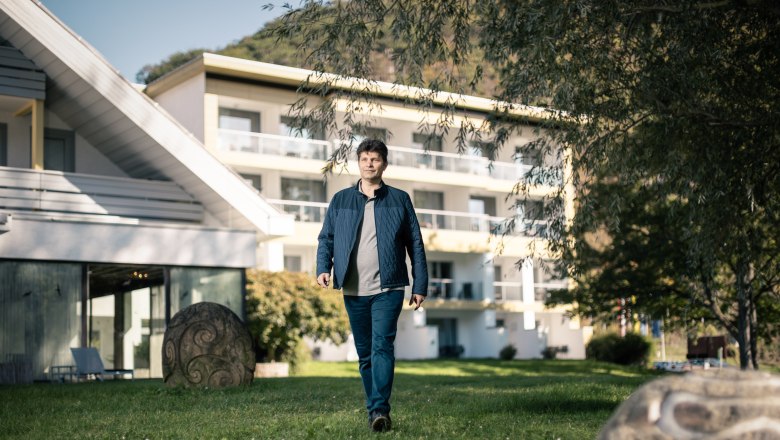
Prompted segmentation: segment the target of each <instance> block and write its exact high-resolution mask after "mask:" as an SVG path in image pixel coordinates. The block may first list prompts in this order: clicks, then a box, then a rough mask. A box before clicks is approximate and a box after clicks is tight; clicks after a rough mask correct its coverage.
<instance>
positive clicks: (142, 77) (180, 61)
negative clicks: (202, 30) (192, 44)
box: [135, 49, 206, 84]
mask: <svg viewBox="0 0 780 440" xmlns="http://www.w3.org/2000/svg"><path fill="white" fill-rule="evenodd" d="M205 51H206V49H190V50H187V51H184V52H176V53H174V54H173V55H171V56H169V57H168V59H167V60H165V61H164V62H162V63H160V64H147V65H145V66H144V67H142V68H141V70H139V71H138V73H136V74H135V80H136V81H138V82H139V83H143V84H149V83H150V82H152V81H154V80H156V79H157V78H159V77H161V76H163V75H165V74H166V73H168V72H170V71H171V70H173V69H175V68H177V67H179V66H181V65H184V64H186V63H187V62H188V61H190V60H192V59H194V58H195V57H197V56H198V55H200V54H202V53H203V52H205Z"/></svg>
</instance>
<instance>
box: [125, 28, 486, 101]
mask: <svg viewBox="0 0 780 440" xmlns="http://www.w3.org/2000/svg"><path fill="white" fill-rule="evenodd" d="M274 24H276V21H271V22H269V23H268V24H267V25H266V26H265V27H263V28H261V29H260V30H258V31H257V32H256V33H255V34H254V35H250V36H246V37H244V38H242V39H240V40H239V41H237V42H234V43H230V44H228V45H227V46H225V47H223V48H218V49H192V50H188V51H184V52H176V53H174V54H172V55H170V56H169V57H168V58H167V59H165V60H162V61H161V62H159V63H157V64H148V65H146V66H144V67H143V68H142V69H141V70H140V71H139V72H138V73H137V74H136V80H137V81H138V82H139V83H142V84H149V83H151V82H152V81H154V80H156V79H157V78H159V77H161V76H163V75H165V74H166V73H168V72H170V71H171V70H174V69H175V68H177V67H178V66H181V65H182V64H184V63H186V62H187V61H190V60H192V59H193V58H195V57H197V56H198V55H200V54H201V53H203V52H211V53H217V54H220V55H226V56H231V57H236V58H243V59H247V60H254V61H262V62H265V63H272V64H280V65H284V66H290V67H300V68H305V69H311V68H312V65H313V63H311V62H308V61H307V60H306V54H304V53H302V52H301V51H300V50H299V49H298V44H299V43H300V41H296V39H295V38H292V39H284V40H278V39H277V38H276V37H274V36H270V35H268V34H269V32H268V29H269V28H271V27H273V26H274ZM472 35H473V34H472ZM396 44H397V42H395V41H393V39H392V36H391V33H390V32H386V33H385V36H384V37H383V38H381V39H380V41H379V42H378V43H377V44H376V45H375V48H374V51H373V55H372V58H371V62H372V64H373V66H372V70H373V72H374V73H375V75H374V76H373V78H371V79H374V80H377V81H388V82H395V74H394V71H395V69H394V67H393V62H392V59H391V54H392V50H393V47H395V45H396ZM466 60H467V62H466V63H464V64H462V65H461V66H460V71H461V72H462V74H461V76H463V79H462V83H464V84H468V83H469V81H470V79H471V78H470V76H472V75H473V74H474V71H475V68H476V66H478V65H480V64H482V68H483V72H482V81H480V82H479V83H477V84H476V85H475V88H474V89H473V90H471V89H470V90H468V91H467V93H468V94H473V95H478V96H487V97H490V96H493V90H494V88H495V86H496V83H497V79H496V75H495V73H494V71H493V70H491V67H490V66H489V65H486V64H483V63H482V52H481V51H478V50H475V51H473V52H472V53H471V54H470V55H469V57H468V58H467V59H466ZM429 69H430V70H431V71H430V72H428V73H429V75H425V77H433V76H435V74H436V72H435V71H434V70H435V69H436V67H431V68H429Z"/></svg>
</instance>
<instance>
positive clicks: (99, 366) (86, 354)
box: [70, 347, 135, 382]
mask: <svg viewBox="0 0 780 440" xmlns="http://www.w3.org/2000/svg"><path fill="white" fill-rule="evenodd" d="M70 352H71V353H72V354H73V360H75V361H76V378H77V379H78V378H81V377H82V376H83V377H85V378H88V377H89V375H90V374H92V375H94V376H95V378H96V379H97V380H99V381H101V382H102V381H103V378H104V376H109V375H110V376H114V377H117V376H125V375H127V374H129V375H130V379H135V375H134V374H133V370H106V369H105V368H103V360H101V359H100V353H98V351H97V349H96V348H95V347H85V348H71V349H70Z"/></svg>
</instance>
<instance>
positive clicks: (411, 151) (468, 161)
mask: <svg viewBox="0 0 780 440" xmlns="http://www.w3.org/2000/svg"><path fill="white" fill-rule="evenodd" d="M218 133H219V134H218V137H217V148H218V149H219V150H222V151H238V152H246V153H255V154H267V155H273V156H286V157H297V158H301V159H313V160H327V159H328V158H329V157H330V155H331V154H332V153H333V148H334V143H331V142H328V141H323V140H314V139H303V138H297V137H291V136H280V135H275V134H267V133H253V132H247V131H242V130H231V129H227V128H220V129H219V132H218ZM340 144H341V143H340V142H339V141H335V145H336V146H338V145H340ZM354 147H355V148H356V147H357V145H355V146H354ZM387 148H388V150H389V151H390V152H391V153H392V154H390V157H389V158H388V159H389V162H390V164H391V165H395V166H402V167H409V168H417V169H424V170H437V171H448V172H453V173H465V174H472V175H477V176H486V177H492V178H494V179H501V180H509V181H513V182H514V181H518V180H522V179H529V178H531V177H532V175H535V174H536V173H541V175H543V176H544V178H543V179H542V180H543V182H544V183H545V184H547V185H553V186H556V185H557V186H559V185H560V184H561V177H560V175H559V173H557V172H556V170H554V169H553V168H533V167H532V166H531V165H525V164H520V163H507V162H498V161H494V162H492V163H491V162H490V161H489V160H488V159H487V158H485V157H481V156H470V155H460V154H456V153H445V152H440V151H428V152H425V151H423V150H420V149H417V148H407V147H399V146H394V145H389V146H388V147H387Z"/></svg>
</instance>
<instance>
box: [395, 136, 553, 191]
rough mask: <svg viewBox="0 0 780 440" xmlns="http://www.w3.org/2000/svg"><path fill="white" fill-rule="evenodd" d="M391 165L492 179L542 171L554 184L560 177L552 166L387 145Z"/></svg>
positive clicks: (509, 178) (513, 177) (527, 174)
mask: <svg viewBox="0 0 780 440" xmlns="http://www.w3.org/2000/svg"><path fill="white" fill-rule="evenodd" d="M387 149H388V150H390V152H391V154H390V155H389V156H390V157H389V158H388V160H389V162H390V164H391V165H395V166H402V167H410V168H420V169H425V170H437V171H449V172H453V173H465V174H473V175H476V176H489V177H492V178H494V179H501V180H511V181H518V180H521V179H527V178H529V177H530V176H531V174H532V173H534V174H535V173H539V172H541V173H542V174H546V175H547V176H545V178H544V179H543V182H544V183H545V184H547V185H552V186H558V185H560V184H561V178H560V176H559V175H558V173H556V172H555V171H554V170H553V169H540V168H536V169H534V167H533V166H531V165H525V164H516V163H506V162H498V161H493V163H492V164H491V163H490V161H489V160H488V159H487V158H485V157H480V156H468V155H460V154H455V153H444V152H440V151H428V152H427V153H426V152H425V151H423V150H419V149H415V148H406V147H397V146H392V145H391V146H388V147H387Z"/></svg>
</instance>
